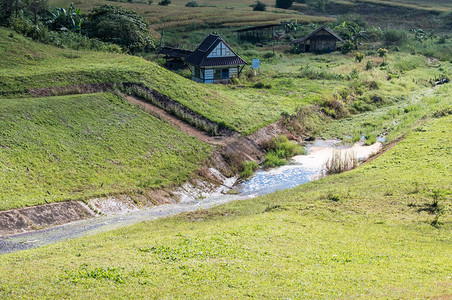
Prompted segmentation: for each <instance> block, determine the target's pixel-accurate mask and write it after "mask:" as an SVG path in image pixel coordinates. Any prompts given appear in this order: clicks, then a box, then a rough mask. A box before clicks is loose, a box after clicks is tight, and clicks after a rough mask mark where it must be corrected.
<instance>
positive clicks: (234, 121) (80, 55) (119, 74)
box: [0, 28, 299, 132]
mask: <svg viewBox="0 0 452 300" xmlns="http://www.w3.org/2000/svg"><path fill="white" fill-rule="evenodd" d="M0 37H1V39H0V50H1V51H0V59H1V60H2V61H4V62H5V63H4V64H2V65H1V66H0V93H3V94H12V95H14V93H26V92H27V90H28V89H37V88H51V87H59V86H67V85H73V84H79V83H80V84H83V83H122V82H135V83H143V84H145V85H147V86H149V87H152V88H154V89H156V90H157V91H159V92H161V93H162V94H164V95H167V96H169V97H171V98H173V99H175V100H176V101H179V102H180V103H182V104H184V105H186V106H187V107H189V108H191V109H193V110H194V111H196V112H198V113H200V114H202V115H204V116H206V117H208V118H209V119H211V120H213V121H217V122H224V123H226V124H227V125H228V126H230V127H231V128H234V129H236V130H237V131H239V132H247V131H249V130H250V128H253V127H254V128H256V126H257V128H258V127H262V126H265V125H267V124H269V123H271V122H274V121H276V119H277V118H279V115H280V112H281V111H284V110H287V107H289V110H290V109H291V110H294V109H295V107H296V106H298V101H299V100H298V99H297V98H295V97H287V96H284V95H280V97H279V98H278V101H274V100H272V101H268V100H269V98H268V97H261V92H260V91H259V90H256V89H249V90H248V92H247V93H246V94H245V96H242V97H239V98H236V97H235V96H236V95H235V94H234V93H230V92H229V90H232V89H233V88H230V89H228V88H225V89H223V90H222V89H221V88H219V87H215V86H212V85H209V86H206V85H201V84H197V83H194V82H193V81H191V80H188V79H185V78H182V77H180V76H179V75H176V74H174V73H173V72H170V71H167V70H165V69H163V68H161V67H159V66H157V65H156V64H154V63H152V62H147V61H145V60H143V59H141V58H138V57H133V56H128V55H119V54H105V53H96V52H87V51H72V50H63V49H58V48H54V47H50V46H46V45H42V44H37V43H34V42H30V41H28V40H26V39H25V38H23V37H21V36H19V35H17V34H14V35H13V37H11V36H10V31H8V30H6V29H1V28H0ZM261 98H262V99H261ZM294 99H295V100H297V101H294ZM249 103H253V107H254V109H249V108H248V109H244V107H247V106H248V105H249Z"/></svg>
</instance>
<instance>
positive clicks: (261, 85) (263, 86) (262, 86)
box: [252, 81, 272, 89]
mask: <svg viewBox="0 0 452 300" xmlns="http://www.w3.org/2000/svg"><path fill="white" fill-rule="evenodd" d="M252 87H253V88H255V89H271V88H272V85H271V84H265V83H263V82H260V81H259V82H256V83H255V84H253V85H252Z"/></svg>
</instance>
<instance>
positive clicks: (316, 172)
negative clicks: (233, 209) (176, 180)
mask: <svg viewBox="0 0 452 300" xmlns="http://www.w3.org/2000/svg"><path fill="white" fill-rule="evenodd" d="M338 143H339V142H338V141H320V140H319V141H316V142H314V143H312V144H310V145H308V146H307V147H306V149H307V153H308V154H307V155H298V156H295V157H293V158H292V159H291V161H290V163H289V164H287V165H285V166H282V167H278V168H274V169H270V170H261V171H258V172H256V174H255V175H254V176H253V177H252V178H251V179H250V180H248V181H246V182H243V183H241V184H240V185H239V186H238V187H237V189H238V190H239V191H240V192H239V194H237V195H229V194H223V192H224V190H221V191H220V192H218V191H217V192H216V193H212V194H209V195H208V196H206V197H198V196H191V195H190V193H185V194H184V195H183V197H181V200H180V203H176V204H165V205H160V206H156V207H152V208H146V209H139V210H134V211H129V212H124V213H117V214H112V215H107V216H99V217H95V218H91V219H86V220H82V221H77V222H72V223H68V224H64V225H60V226H55V227H51V228H46V229H42V230H36V231H31V232H26V233H20V234H15V235H11V236H8V237H3V238H0V254H3V253H10V252H16V251H21V250H26V249H30V248H36V247H41V246H44V245H48V244H52V243H56V242H60V241H64V240H68V239H74V238H78V237H82V236H86V235H93V234H96V233H100V232H105V231H110V230H113V229H117V228H120V227H124V226H130V225H133V224H135V223H138V222H142V221H149V220H153V219H157V218H162V217H167V216H172V215H176V214H179V213H182V212H190V211H195V210H198V209H207V208H210V207H213V206H216V205H220V204H224V203H227V202H230V201H234V200H245V199H249V198H253V197H257V196H259V195H264V194H269V193H272V192H274V191H277V190H283V189H288V188H292V187H295V186H298V185H300V184H303V183H306V182H308V181H311V180H314V179H316V178H318V177H320V176H321V174H322V170H323V168H324V165H325V162H326V161H327V160H328V159H329V158H330V157H331V156H332V155H333V153H334V151H335V149H338V148H340V149H343V151H349V152H352V153H353V155H354V156H356V158H358V160H364V159H365V158H367V157H369V156H370V155H372V154H374V153H376V152H378V151H379V150H380V149H381V147H382V145H381V143H375V144H374V145H372V146H361V145H358V144H355V146H353V147H351V148H346V149H345V148H344V147H340V146H339V145H338ZM228 180H231V179H227V180H226V181H225V183H227V184H232V182H229V181H228ZM225 185H226V184H225Z"/></svg>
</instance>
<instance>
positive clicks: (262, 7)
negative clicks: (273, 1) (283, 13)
mask: <svg viewBox="0 0 452 300" xmlns="http://www.w3.org/2000/svg"><path fill="white" fill-rule="evenodd" d="M252 6H253V10H254V11H266V10H267V4H265V3H264V2H261V1H259V0H258V1H257V2H256V4H253V5H252Z"/></svg>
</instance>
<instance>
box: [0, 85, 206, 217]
mask: <svg viewBox="0 0 452 300" xmlns="http://www.w3.org/2000/svg"><path fill="white" fill-rule="evenodd" d="M0 112H1V116H2V117H1V119H0V128H1V130H0V173H1V177H0V210H4V209H9V208H16V207H23V206H31V205H37V204H43V203H45V201H47V202H53V201H63V200H79V199H87V198H92V197H98V196H106V195H113V194H121V193H122V194H124V193H129V194H134V195H140V194H141V195H145V196H146V193H147V192H148V191H149V190H150V189H158V188H163V187H168V186H172V185H178V184H182V183H183V182H185V181H186V180H187V179H188V178H189V176H190V174H191V173H193V172H194V171H195V170H196V169H197V168H199V167H200V166H201V165H202V162H203V161H204V160H205V159H206V158H207V156H208V154H209V150H210V147H209V146H207V145H205V144H203V143H201V142H199V141H198V140H196V139H195V138H192V137H189V136H187V135H185V134H182V133H180V132H179V131H178V130H176V129H175V128H173V127H171V126H170V125H168V124H166V123H164V122H162V121H161V120H158V119H156V118H154V117H152V116H149V115H148V114H147V113H145V112H143V111H142V110H141V109H140V108H138V107H135V106H133V105H131V104H128V103H127V102H125V100H123V99H121V98H119V97H117V96H114V95H112V94H91V95H77V96H60V97H48V98H22V99H1V101H0Z"/></svg>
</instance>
